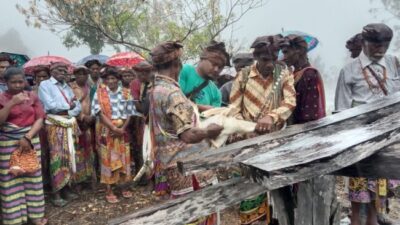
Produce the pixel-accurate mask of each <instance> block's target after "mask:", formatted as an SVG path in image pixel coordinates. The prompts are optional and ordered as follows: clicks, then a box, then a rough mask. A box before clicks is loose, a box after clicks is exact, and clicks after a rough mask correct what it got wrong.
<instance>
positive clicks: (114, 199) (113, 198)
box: [106, 195, 119, 204]
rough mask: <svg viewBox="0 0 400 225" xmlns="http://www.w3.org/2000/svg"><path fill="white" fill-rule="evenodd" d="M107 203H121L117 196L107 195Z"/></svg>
mask: <svg viewBox="0 0 400 225" xmlns="http://www.w3.org/2000/svg"><path fill="white" fill-rule="evenodd" d="M106 201H107V202H108V203H110V204H115V203H118V202H119V200H118V198H117V196H115V195H106Z"/></svg>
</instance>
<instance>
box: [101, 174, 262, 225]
mask: <svg viewBox="0 0 400 225" xmlns="http://www.w3.org/2000/svg"><path fill="white" fill-rule="evenodd" d="M263 192H265V188H264V187H262V186H260V185H257V184H254V183H251V182H249V181H248V180H246V179H245V178H235V179H231V180H228V181H226V182H223V183H220V184H217V185H214V186H210V187H207V188H204V189H203V190H200V191H196V192H192V193H190V194H188V195H186V196H183V197H181V198H178V199H174V200H170V201H167V202H165V203H163V204H158V205H156V206H153V207H150V208H147V209H144V210H141V211H139V212H136V213H134V214H131V215H127V216H124V217H120V218H116V219H113V220H111V221H109V222H108V224H109V225H117V224H123V225H161V224H164V225H183V224H186V223H189V222H191V221H193V220H195V219H198V218H200V217H202V216H207V215H210V214H212V213H214V212H216V211H219V210H223V209H226V208H228V207H231V206H235V205H237V204H239V203H240V201H241V200H243V199H246V198H250V197H253V196H256V195H257V194H259V193H263Z"/></svg>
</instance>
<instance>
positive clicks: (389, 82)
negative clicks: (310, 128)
mask: <svg viewBox="0 0 400 225" xmlns="http://www.w3.org/2000/svg"><path fill="white" fill-rule="evenodd" d="M361 35H362V39H363V40H362V52H361V54H360V56H358V57H357V58H355V59H354V61H352V62H351V63H349V64H347V65H346V66H345V67H344V68H343V69H342V70H341V72H340V76H339V81H338V84H337V87H336V96H335V108H336V110H337V111H341V110H345V109H349V108H352V107H355V106H357V105H361V104H365V103H369V102H372V101H375V100H378V99H380V98H382V97H384V96H388V95H391V94H393V93H395V92H397V91H400V74H399V68H400V67H399V63H398V59H397V58H396V57H394V56H391V55H387V54H386V51H387V49H388V48H389V45H390V42H391V40H392V37H393V31H392V29H390V27H388V26H387V25H385V24H369V25H367V26H365V27H364V28H363V31H362V33H361ZM398 184H399V182H398V181H394V180H387V179H368V178H361V177H360V178H350V180H349V200H350V201H351V207H352V216H351V225H360V224H361V222H360V214H359V212H360V206H361V205H362V204H366V205H367V206H368V216H367V223H366V224H368V225H376V224H377V215H378V214H379V215H380V216H382V218H383V212H384V211H385V210H384V209H385V207H386V204H385V203H386V201H387V198H386V197H387V196H386V195H387V193H386V192H387V190H390V189H392V188H395V187H396V186H398ZM376 193H379V195H377V194H376ZM385 220H386V221H380V222H385V223H384V224H392V223H390V221H388V219H385Z"/></svg>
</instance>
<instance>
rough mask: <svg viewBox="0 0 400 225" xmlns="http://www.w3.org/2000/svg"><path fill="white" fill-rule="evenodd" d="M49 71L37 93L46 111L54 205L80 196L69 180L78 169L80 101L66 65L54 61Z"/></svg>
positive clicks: (63, 203) (64, 203)
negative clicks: (48, 77)
mask: <svg viewBox="0 0 400 225" xmlns="http://www.w3.org/2000/svg"><path fill="white" fill-rule="evenodd" d="M50 73H51V78H50V79H48V80H45V81H43V82H41V83H40V86H39V91H38V95H39V99H40V101H41V102H42V103H43V106H44V109H45V112H46V120H45V127H46V133H47V140H48V143H49V149H50V154H49V155H50V177H51V186H52V191H53V194H54V197H53V198H52V199H51V201H52V203H53V204H54V205H55V206H59V207H62V206H65V205H66V204H67V203H68V200H72V199H75V198H77V195H76V194H73V193H72V192H70V190H69V189H68V184H70V182H71V178H72V177H73V174H74V173H75V172H76V162H75V144H76V141H77V138H78V136H79V133H80V131H79V128H78V124H77V122H76V119H75V117H76V116H78V115H79V113H80V112H81V104H80V100H79V99H76V97H75V95H74V92H73V91H72V89H71V88H70V87H69V86H68V84H67V83H66V82H65V76H66V74H67V65H65V64H63V63H54V64H52V65H51V66H50ZM61 194H63V197H64V198H62V197H61Z"/></svg>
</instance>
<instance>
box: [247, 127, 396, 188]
mask: <svg viewBox="0 0 400 225" xmlns="http://www.w3.org/2000/svg"><path fill="white" fill-rule="evenodd" d="M398 141H400V129H397V130H395V131H392V132H389V133H386V134H385V135H380V136H379V137H376V138H374V140H371V141H367V142H364V143H361V144H359V145H357V146H353V147H350V148H348V149H347V150H346V151H344V152H342V153H341V154H337V155H334V156H332V157H329V158H325V159H322V160H317V161H314V162H311V163H308V164H303V165H298V166H295V167H290V168H285V169H282V170H277V171H264V170H262V169H260V168H257V167H252V166H248V165H245V166H246V167H247V168H248V170H249V171H250V172H249V174H251V176H252V179H253V180H254V181H255V182H257V183H259V184H262V185H263V186H265V187H266V188H267V189H270V190H272V189H276V188H280V187H284V186H286V185H288V184H293V183H298V182H301V181H305V180H308V179H311V178H313V177H316V176H320V175H325V174H331V173H333V172H335V171H337V170H340V169H342V168H346V167H348V166H350V165H353V164H355V163H356V162H359V161H361V160H362V159H365V158H367V157H370V156H372V155H373V154H375V153H376V152H378V151H379V150H381V149H384V148H386V147H388V146H390V145H392V144H394V143H397V142H398ZM398 163H399V161H397V164H398ZM382 169H383V170H386V169H385V168H384V167H382ZM397 169H398V168H397ZM397 171H398V170H397ZM370 173H373V172H370ZM391 173H395V171H392V172H391Z"/></svg>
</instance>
